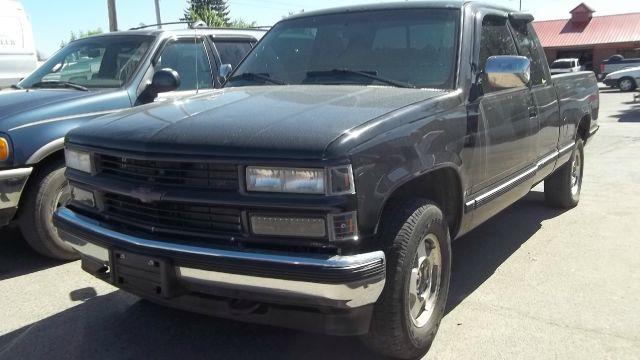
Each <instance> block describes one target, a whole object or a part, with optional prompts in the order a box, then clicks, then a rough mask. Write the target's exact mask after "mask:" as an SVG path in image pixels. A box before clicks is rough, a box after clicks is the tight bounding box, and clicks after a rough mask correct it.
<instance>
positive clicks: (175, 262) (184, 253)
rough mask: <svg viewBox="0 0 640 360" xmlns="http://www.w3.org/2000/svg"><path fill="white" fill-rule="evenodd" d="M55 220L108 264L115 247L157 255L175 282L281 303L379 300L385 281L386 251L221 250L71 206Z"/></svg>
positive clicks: (334, 304) (76, 244) (346, 304)
mask: <svg viewBox="0 0 640 360" xmlns="http://www.w3.org/2000/svg"><path fill="white" fill-rule="evenodd" d="M54 223H55V224H56V226H57V227H58V231H59V234H60V236H61V237H62V239H63V240H64V241H65V242H67V243H68V244H69V245H71V246H72V247H73V248H75V249H76V250H77V251H78V252H79V253H81V254H82V255H83V256H84V257H88V258H90V259H93V260H94V261H97V262H99V263H101V264H103V265H104V267H105V269H107V268H108V267H112V266H113V264H114V249H123V250H126V251H130V252H132V253H134V254H140V255H145V256H154V257H157V258H160V259H164V260H166V263H167V264H169V265H168V267H169V268H170V277H171V279H172V281H175V282H177V283H179V284H181V285H183V286H185V285H186V287H187V288H189V287H190V285H193V288H198V289H203V288H205V289H206V288H210V289H226V290H231V291H233V292H234V293H240V294H260V295H265V296H268V297H269V298H272V299H276V300H277V301H278V302H280V303H290V304H296V305H303V306H304V305H309V306H321V307H331V308H338V309H353V308H358V307H361V306H365V305H369V304H373V303H375V302H376V301H377V300H378V297H379V296H380V294H381V293H382V290H383V288H384V284H385V255H384V253H383V252H382V251H376V252H371V253H366V254H358V255H352V256H324V257H321V256H315V257H311V256H308V257H307V256H301V255H298V254H295V255H293V254H292V255H289V254H288V255H282V254H280V253H278V254H275V253H269V252H248V251H229V250H221V249H214V248H209V247H200V246H193V245H186V244H179V243H171V242H165V241H159V240H151V239H145V238H141V237H136V236H131V235H128V234H124V233H122V232H119V231H117V230H116V229H113V228H112V227H110V226H109V225H106V224H103V223H100V222H98V221H96V220H93V219H89V218H87V217H84V216H82V215H79V214H77V213H75V212H73V211H71V210H69V209H67V208H61V209H59V210H58V211H57V212H56V214H55V216H54ZM164 260H163V261H164ZM103 271H104V270H103ZM115 285H116V286H117V284H115ZM247 300H255V299H247Z"/></svg>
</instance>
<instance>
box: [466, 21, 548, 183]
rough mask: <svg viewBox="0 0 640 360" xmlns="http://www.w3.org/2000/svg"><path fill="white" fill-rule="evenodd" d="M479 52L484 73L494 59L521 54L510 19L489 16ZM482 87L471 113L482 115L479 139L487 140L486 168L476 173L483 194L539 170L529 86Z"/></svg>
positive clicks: (485, 148)
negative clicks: (492, 58) (498, 56)
mask: <svg viewBox="0 0 640 360" xmlns="http://www.w3.org/2000/svg"><path fill="white" fill-rule="evenodd" d="M478 53H479V55H478V62H477V66H478V68H479V69H480V70H483V69H484V66H485V63H486V61H487V59H488V58H489V57H490V56H496V55H518V51H517V48H516V44H515V42H514V39H513V37H512V35H511V31H510V30H509V27H508V25H507V18H506V17H501V16H496V15H485V17H484V18H483V20H482V26H481V33H480V47H479V51H478ZM479 87H480V89H479V91H480V92H481V94H480V96H478V97H477V99H475V100H474V102H472V103H471V104H470V106H471V107H477V108H476V109H472V110H471V111H477V113H478V121H479V128H480V131H479V136H480V138H481V139H482V140H483V141H484V146H483V147H484V160H485V161H484V164H483V165H484V166H483V169H482V171H480V172H478V171H474V176H475V177H476V178H475V179H474V183H475V184H476V186H475V189H474V190H477V191H476V193H483V192H490V191H492V189H499V188H501V187H503V185H505V183H507V182H509V181H510V179H511V178H513V177H519V176H521V175H522V174H529V173H530V170H531V169H530V168H531V167H532V166H534V167H535V162H536V153H535V148H536V137H535V133H536V132H537V128H538V125H537V122H536V121H532V120H531V116H530V115H531V114H530V111H531V110H532V108H533V109H535V107H534V106H533V100H532V96H531V93H530V91H529V89H528V88H527V87H522V88H516V89H509V90H500V89H492V88H491V87H490V86H489V85H488V82H487V81H482V82H481V84H480V85H479ZM534 171H535V170H534ZM472 191H473V190H472Z"/></svg>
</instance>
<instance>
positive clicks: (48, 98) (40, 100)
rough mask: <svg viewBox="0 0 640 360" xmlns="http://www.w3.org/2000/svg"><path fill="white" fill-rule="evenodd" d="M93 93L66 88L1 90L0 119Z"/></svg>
mask: <svg viewBox="0 0 640 360" xmlns="http://www.w3.org/2000/svg"><path fill="white" fill-rule="evenodd" d="M92 95H93V93H92V92H90V91H78V90H66V89H37V90H5V91H0V121H2V120H4V119H7V118H10V117H13V116H15V115H17V114H20V113H23V112H26V111H32V110H34V109H37V108H41V107H44V106H49V105H54V104H58V103H61V102H66V101H69V100H72V99H77V98H82V97H87V96H92Z"/></svg>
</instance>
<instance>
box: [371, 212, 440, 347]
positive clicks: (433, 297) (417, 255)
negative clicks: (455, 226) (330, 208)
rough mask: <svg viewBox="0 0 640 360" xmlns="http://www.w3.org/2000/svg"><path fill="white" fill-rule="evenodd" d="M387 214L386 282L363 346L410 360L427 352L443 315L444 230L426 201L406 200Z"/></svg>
mask: <svg viewBox="0 0 640 360" xmlns="http://www.w3.org/2000/svg"><path fill="white" fill-rule="evenodd" d="M389 214H390V216H391V218H390V220H389V222H388V225H389V226H387V227H385V226H384V224H383V233H382V234H383V236H384V238H383V240H384V241H389V242H390V243H391V244H390V246H389V247H388V248H387V251H386V255H387V262H388V265H387V282H386V285H385V289H384V291H383V293H382V296H381V297H380V299H379V300H378V303H377V304H376V305H375V307H374V313H373V318H372V320H371V328H370V333H369V334H368V335H366V336H365V337H364V341H365V344H367V346H369V347H370V348H372V349H373V350H374V351H376V352H379V353H382V354H384V355H387V356H391V357H394V358H402V359H411V358H416V357H419V356H422V355H424V354H425V353H426V352H427V351H428V350H429V348H430V347H431V343H432V342H433V340H434V338H435V336H436V332H437V331H438V327H439V325H440V320H441V319H442V316H443V315H444V309H445V305H446V302H447V294H448V292H449V280H450V277H451V244H450V238H449V230H448V227H447V223H446V221H445V219H444V216H443V214H442V211H441V210H440V209H439V208H438V206H436V205H435V204H433V203H432V202H429V201H427V200H411V201H410V202H409V203H408V204H406V205H405V206H403V207H401V208H400V209H395V211H392V212H389ZM389 239H390V240H389Z"/></svg>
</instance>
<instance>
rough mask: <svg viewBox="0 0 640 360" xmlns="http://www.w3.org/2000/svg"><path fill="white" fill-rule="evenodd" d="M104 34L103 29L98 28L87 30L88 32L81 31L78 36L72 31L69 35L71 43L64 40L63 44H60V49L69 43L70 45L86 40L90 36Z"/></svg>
mask: <svg viewBox="0 0 640 360" xmlns="http://www.w3.org/2000/svg"><path fill="white" fill-rule="evenodd" d="M102 33H103V31H102V28H96V29H93V30H87V31H82V30H79V31H78V33H77V34H76V33H75V32H74V31H71V33H70V34H69V41H64V40H62V42H60V47H61V48H63V47H65V46H67V44H68V43H70V42H72V41H74V40H78V39H83V38H86V37H88V36H92V35H98V34H102Z"/></svg>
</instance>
